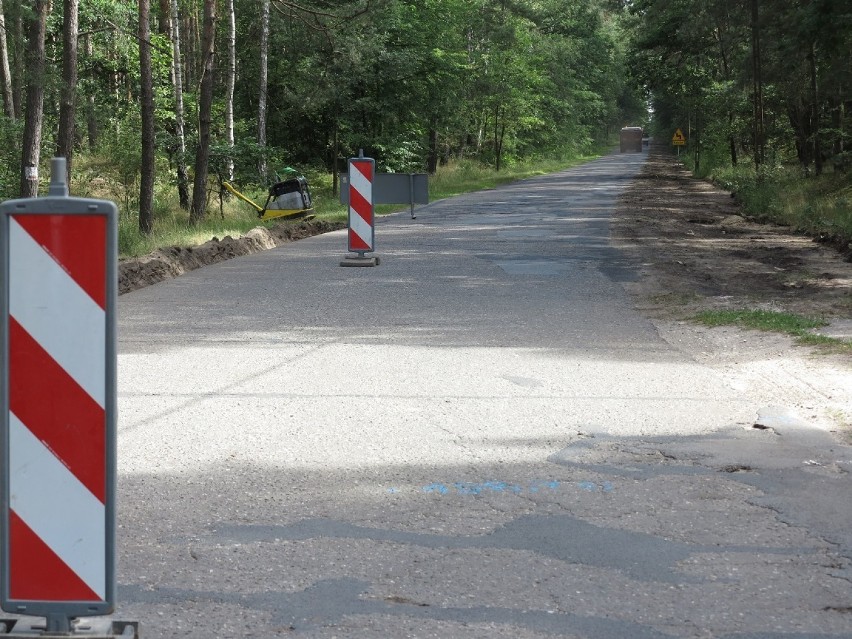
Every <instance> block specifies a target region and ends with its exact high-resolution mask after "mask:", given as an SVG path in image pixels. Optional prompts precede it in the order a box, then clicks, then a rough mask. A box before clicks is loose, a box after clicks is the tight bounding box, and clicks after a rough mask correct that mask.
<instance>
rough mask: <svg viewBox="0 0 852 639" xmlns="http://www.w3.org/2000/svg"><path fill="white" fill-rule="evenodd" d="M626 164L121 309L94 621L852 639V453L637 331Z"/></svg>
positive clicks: (240, 628)
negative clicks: (111, 486) (110, 594)
mask: <svg viewBox="0 0 852 639" xmlns="http://www.w3.org/2000/svg"><path fill="white" fill-rule="evenodd" d="M643 161H644V154H623V155H618V154H616V155H612V156H609V157H606V158H603V159H601V160H598V161H595V162H592V163H590V164H588V165H585V166H582V167H579V168H576V169H572V170H570V171H565V172H562V173H559V174H556V175H551V176H546V177H541V178H536V179H533V180H529V181H525V182H523V183H519V184H515V185H511V186H508V187H503V188H499V189H495V190H490V191H485V192H481V193H476V194H472V195H466V196H462V197H457V198H453V199H450V200H444V201H440V202H436V203H433V204H431V205H429V206H426V207H422V208H420V209H419V210H418V212H417V213H418V214H417V219H416V220H411V219H409V218H408V215H407V213H403V214H400V215H396V216H391V217H389V218H383V219H381V220H380V221H379V223H378V225H377V230H376V238H377V240H376V243H377V251H376V254H377V255H379V256H380V257H381V265H380V266H378V267H375V268H341V267H340V266H339V262H340V260H341V259H342V258H343V257H344V256H345V255H346V236H345V233H344V232H337V233H331V234H328V235H324V236H320V237H315V238H310V239H306V240H302V241H300V242H298V243H295V244H292V245H288V246H285V247H282V248H279V249H275V250H271V251H267V252H264V253H261V254H257V255H254V256H250V257H241V258H237V259H234V260H231V261H228V262H225V263H221V264H219V265H216V266H211V267H207V268H204V269H201V270H199V271H195V272H192V273H189V274H187V275H185V276H183V277H180V278H178V279H175V280H172V281H168V282H164V283H161V284H157V285H155V286H151V287H148V288H145V289H142V290H139V291H136V292H133V293H129V294H126V295H124V296H122V297H121V298H120V300H119V316H120V318H119V341H120V347H119V412H120V415H119V494H120V498H119V506H118V511H119V526H120V527H119V531H118V543H119V576H118V583H119V588H118V598H119V604H118V611H117V614H116V617H117V618H121V619H130V620H138V621H139V622H140V623H141V627H142V634H143V636H144V637H243V636H246V637H248V636H251V637H278V636H286V637H291V636H292V637H340V638H343V637H353V638H354V637H358V638H370V637H381V638H382V639H388V638H392V639H395V638H401V637H442V638H473V637H482V638H493V637H506V638H513V639H516V638H533V637H536V638H537V637H550V636H560V637H577V638H580V637H583V638H591V639H616V638H624V639H642V638H645V637H696V638H698V637H702V638H706V637H713V638H717V637H730V638H734V637H738V638H746V637H752V638H757V637H761V638H763V637H799V638H804V637H849V636H852V571H850V570H849V565H850V559H849V558H850V556H852V532H850V531H849V530H848V529H849V525H848V523H849V515H850V513H852V507H850V497H849V495H850V491H849V479H848V474H847V473H846V472H845V469H846V468H848V466H844V464H848V463H849V461H850V460H852V453H850V451H849V450H848V449H846V448H843V447H840V446H837V445H834V444H832V442H831V441H830V440H829V439H828V436H827V435H826V434H824V433H822V432H817V431H814V430H813V429H811V428H809V427H807V426H806V425H805V424H803V423H802V422H800V421H798V420H797V418H796V416H795V415H792V414H790V413H789V412H787V411H785V409H784V407H777V408H774V409H772V410H769V409H768V407H765V406H761V405H758V404H755V403H754V402H752V401H749V400H747V399H745V398H743V397H741V396H739V395H738V394H737V392H736V391H735V390H733V389H731V388H730V387H728V386H726V385H725V384H724V383H723V381H722V380H721V379H720V378H719V377H718V376H717V374H716V373H714V372H713V371H712V370H710V369H708V368H705V367H702V366H701V365H699V364H697V363H695V362H694V361H692V360H691V359H690V358H689V357H688V356H687V355H685V354H684V353H682V352H680V351H678V350H677V349H675V348H674V347H672V346H671V345H669V344H668V343H666V342H665V341H664V340H663V339H662V338H661V337H660V336H659V335H658V334H657V332H656V331H655V329H654V327H653V325H652V324H651V323H649V322H648V321H647V320H645V319H643V318H642V317H641V316H640V315H639V314H638V313H637V312H635V311H634V310H633V308H632V305H631V301H630V299H629V298H628V296H627V295H626V293H625V291H624V288H623V284H624V283H625V282H628V281H630V280H631V279H632V278H634V277H636V273H637V272H638V268H639V265H637V264H631V263H629V262H627V261H626V260H625V258H624V257H623V256H622V255H620V254H619V252H618V251H616V250H615V249H613V248H612V247H611V246H610V243H609V231H608V220H609V217H610V215H611V214H612V211H613V209H614V206H615V204H616V201H617V198H618V196H619V194H620V193H621V192H622V190H623V189H624V188H625V187H626V186H627V185H628V184H629V182H630V180H631V179H632V178H633V177H634V176H635V175H636V172H637V171H638V169H639V167H640V166H641V163H642V162H643ZM756 422H759V423H760V424H762V426H764V427H768V428H760V429H757V428H753V424H755V423H756ZM805 460H806V462H805Z"/></svg>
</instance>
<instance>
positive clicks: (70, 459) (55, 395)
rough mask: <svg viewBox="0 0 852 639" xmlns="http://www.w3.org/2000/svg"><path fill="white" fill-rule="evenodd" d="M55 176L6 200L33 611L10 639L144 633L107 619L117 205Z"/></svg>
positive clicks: (8, 421) (19, 485)
mask: <svg viewBox="0 0 852 639" xmlns="http://www.w3.org/2000/svg"><path fill="white" fill-rule="evenodd" d="M51 169H52V175H51V182H50V190H49V194H48V196H47V197H42V198H29V199H21V200H12V201H7V202H4V203H3V204H0V272H2V274H3V275H2V287H0V467H2V468H0V608H2V609H3V610H4V611H5V612H8V613H13V614H14V615H20V616H22V617H21V618H16V619H5V620H0V637H34V636H41V637H68V636H73V637H86V638H101V637H103V638H107V637H137V636H138V624H137V623H136V622H122V621H113V620H110V619H100V618H98V617H104V616H106V615H110V614H112V612H113V611H114V609H115V484H116V481H115V475H116V428H115V425H116V414H117V407H116V401H117V400H116V334H115V321H116V299H117V296H118V292H117V288H118V285H117V272H118V267H117V262H118V239H117V238H118V209H117V208H116V206H115V204H114V203H112V202H108V201H105V200H94V199H84V198H75V197H69V196H68V185H67V184H66V183H65V173H66V163H65V159H64V158H54V160H53V161H52V166H51ZM24 617H43V618H44V621H42V622H33V621H31V620H28V619H26V618H24ZM90 618H96V619H94V620H92V619H90Z"/></svg>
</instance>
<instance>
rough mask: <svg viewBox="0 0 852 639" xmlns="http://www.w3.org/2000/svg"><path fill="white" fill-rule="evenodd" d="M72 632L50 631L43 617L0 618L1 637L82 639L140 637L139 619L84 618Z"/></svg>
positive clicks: (11, 638) (74, 625)
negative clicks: (32, 619) (36, 618)
mask: <svg viewBox="0 0 852 639" xmlns="http://www.w3.org/2000/svg"><path fill="white" fill-rule="evenodd" d="M71 625H72V629H71V631H70V632H59V633H57V632H48V631H47V624H46V623H45V621H44V620H43V619H40V620H35V621H31V620H29V619H0V638H2V639H7V638H9V639H16V638H18V637H20V638H23V637H26V638H28V639H32V638H33V637H41V638H42V639H52V638H55V637H65V638H66V639H67V638H68V637H71V638H74V637H79V638H80V639H139V622H138V621H113V620H112V619H83V620H75V621H74V623H72V624H71Z"/></svg>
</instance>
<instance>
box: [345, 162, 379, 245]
mask: <svg viewBox="0 0 852 639" xmlns="http://www.w3.org/2000/svg"><path fill="white" fill-rule="evenodd" d="M375 174H376V161H375V160H373V159H372V158H363V157H361V158H351V159H350V160H349V250H350V251H353V252H355V253H361V254H364V253H367V252H370V251H373V250H375V240H376V228H375V206H374V204H373V178H374V176H375Z"/></svg>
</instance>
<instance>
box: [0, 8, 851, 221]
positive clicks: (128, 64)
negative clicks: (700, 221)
mask: <svg viewBox="0 0 852 639" xmlns="http://www.w3.org/2000/svg"><path fill="white" fill-rule="evenodd" d="M850 60H852V7H850V5H849V3H848V2H846V1H844V0H632V1H631V0H138V1H136V0H133V1H131V0H83V1H82V2H81V1H80V0H0V88H2V96H3V97H2V101H3V115H2V116H0V118H2V128H0V135H2V144H0V198H14V197H32V196H34V195H36V194H37V193H39V192H43V191H44V189H45V184H46V181H47V179H48V178H49V176H48V175H46V173H47V169H46V167H47V166H48V163H49V159H50V158H51V157H52V156H54V155H58V156H64V157H66V158H68V167H69V176H68V177H69V180H70V182H69V183H70V185H71V192H72V194H73V195H80V196H94V197H108V198H110V199H114V200H115V201H116V202H117V203H118V204H119V206H120V208H121V210H122V216H123V218H126V219H132V220H133V223H134V226H135V227H138V232H139V233H140V234H142V235H146V234H150V233H152V232H153V231H154V230H155V228H156V226H157V224H158V220H161V219H164V218H166V217H172V218H173V217H174V216H175V215H183V216H184V218H185V220H186V223H187V224H188V225H189V226H192V225H197V224H199V223H200V222H202V221H203V220H205V218H207V217H208V216H209V215H210V214H211V212H212V211H213V210H215V209H216V207H217V206H219V207H220V208H221V201H222V198H223V197H225V193H223V189H222V182H223V181H225V180H228V181H234V182H235V183H237V184H239V185H241V187H242V188H251V187H257V188H259V189H263V188H265V187H266V186H267V185H268V184H270V183H271V182H274V181H275V180H277V179H278V175H279V173H280V172H281V171H282V170H283V169H284V167H289V166H292V167H296V168H297V169H298V170H299V171H301V172H304V173H305V174H306V175H309V176H311V177H312V179H315V181H316V182H317V184H320V183H323V184H325V183H327V182H328V183H329V188H330V190H331V191H332V192H333V191H334V190H335V189H336V183H335V177H334V176H336V174H337V172H338V171H340V170H342V169H344V168H345V160H346V158H348V157H351V156H353V155H356V154H357V152H358V151H359V149H363V150H364V152H365V153H366V154H367V155H368V156H371V157H374V158H376V160H377V163H378V166H379V169H380V170H383V171H389V172H393V171H405V172H409V171H411V172H413V171H417V172H428V173H430V174H434V173H435V172H436V171H438V170H439V169H440V168H441V167H445V166H453V165H460V164H464V165H470V164H475V165H477V166H481V167H486V168H487V169H488V170H491V171H494V172H498V173H499V172H501V171H505V170H506V169H507V168H508V167H511V166H513V165H514V164H516V163H520V162H531V161H536V160H542V159H556V160H559V159H568V158H571V157H575V156H577V155H579V154H584V153H589V152H591V151H592V150H594V149H600V148H605V147H606V145H607V144H611V143H612V142H613V140H614V139H615V138H614V136H615V135H616V134H617V132H618V130H619V129H620V128H621V127H622V126H627V125H640V126H645V127H646V128H648V129H649V130H650V131H652V132H653V133H654V135H655V136H656V137H657V139H658V140H661V141H666V140H667V139H670V137H671V135H672V132H673V131H674V130H675V129H676V128H681V129H682V130H683V131H684V132H685V134H686V135H687V139H688V147H687V149H686V151H687V153H686V154H685V156H684V160H685V161H686V162H687V163H688V164H689V165H690V166H691V168H693V169H694V170H695V172H696V173H697V174H699V175H701V176H710V177H712V178H713V179H716V180H717V181H720V182H722V183H723V184H724V185H725V186H727V187H728V188H731V189H732V190H734V191H735V192H737V194H738V195H739V196H740V197H741V198H742V199H743V200H744V202H745V203H746V205H750V206H752V208H760V207H762V208H764V209H767V210H770V209H772V208H773V207H775V206H777V204H776V203H774V202H773V201H771V196H772V194H773V193H777V192H778V184H781V183H783V184H785V185H788V186H789V187H790V188H795V189H798V192H801V193H804V195H803V197H808V196H807V193H808V189H812V188H819V189H822V190H826V189H828V190H829V191H830V192H831V198H829V200H826V202H827V203H826V205H825V206H826V207H828V209H830V211H828V212H826V210H823V209H824V208H825V207H823V209H820V210H819V211H813V210H812V211H810V212H808V213H807V215H809V216H810V217H812V218H819V219H820V220H822V219H823V218H826V216H829V217H830V218H831V219H830V220H829V225H835V226H838V229H839V228H840V227H842V225H843V223H844V220H845V223H847V224H848V227H852V221H850V220H852V213H850V211H849V209H850V204H849V201H850V200H852V193H850V188H849V184H850V183H849V180H848V178H847V172H848V169H849V168H850V164H852V152H850V150H849V144H850V132H849V127H850V125H849V122H848V120H849V118H848V116H847V111H848V110H849V108H850V106H852V92H850V89H849V87H850V86H852V65H850V64H849V61H850ZM320 176H322V177H320ZM826 180H828V182H826ZM803 184H804V186H802V185H803ZM826 184H828V186H826ZM749 198H753V200H754V201H749ZM787 199H789V198H787ZM181 212H182V213H181ZM844 216H845V217H844ZM823 222H824V220H823ZM837 232H838V233H841V231H840V230H838V231H837ZM850 235H852V233H850Z"/></svg>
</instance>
